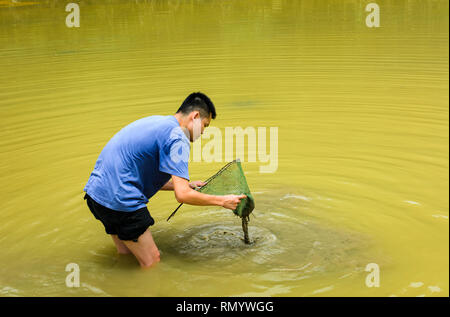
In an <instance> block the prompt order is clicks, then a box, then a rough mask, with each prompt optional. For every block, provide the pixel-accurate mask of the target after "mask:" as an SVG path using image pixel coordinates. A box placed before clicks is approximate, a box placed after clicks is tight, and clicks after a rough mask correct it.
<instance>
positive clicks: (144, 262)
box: [139, 250, 160, 268]
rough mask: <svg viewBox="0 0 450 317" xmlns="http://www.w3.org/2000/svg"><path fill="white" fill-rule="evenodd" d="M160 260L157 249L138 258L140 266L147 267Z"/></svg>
mask: <svg viewBox="0 0 450 317" xmlns="http://www.w3.org/2000/svg"><path fill="white" fill-rule="evenodd" d="M159 261H160V253H159V251H158V250H156V251H154V252H151V253H150V254H149V255H147V256H146V257H143V258H142V259H139V263H140V265H141V267H142V268H149V267H151V266H153V265H154V264H156V263H158V262H159Z"/></svg>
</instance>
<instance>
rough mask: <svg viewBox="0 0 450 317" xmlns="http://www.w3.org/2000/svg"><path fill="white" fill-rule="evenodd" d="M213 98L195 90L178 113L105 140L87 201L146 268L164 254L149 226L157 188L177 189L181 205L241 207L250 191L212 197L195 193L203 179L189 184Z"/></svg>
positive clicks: (133, 126)
mask: <svg viewBox="0 0 450 317" xmlns="http://www.w3.org/2000/svg"><path fill="white" fill-rule="evenodd" d="M215 117H216V109H215V107H214V105H213V103H212V102H211V100H210V99H209V98H208V97H207V96H206V95H204V94H202V93H200V92H197V93H192V94H190V95H189V96H188V97H187V98H186V99H185V100H184V102H183V103H182V105H181V106H180V108H179V109H178V111H177V112H176V113H175V115H170V116H150V117H146V118H142V119H139V120H137V121H135V122H132V123H131V124H129V125H127V126H126V127H124V128H123V129H122V130H120V131H119V132H118V133H117V134H116V135H114V137H113V138H112V139H111V140H110V141H109V142H108V143H107V144H106V146H105V147H104V148H103V150H102V152H101V153H100V156H99V157H98V159H97V162H96V163H95V167H94V170H93V171H92V173H91V175H90V177H89V180H88V182H87V184H86V186H85V188H84V191H85V192H86V195H85V196H84V199H86V201H87V205H88V207H89V209H90V210H91V212H92V213H93V214H94V216H95V218H97V219H98V220H100V221H101V222H102V223H103V225H104V226H105V231H106V233H107V234H110V235H111V237H112V240H113V241H114V243H115V245H116V247H117V251H118V252H119V253H121V254H126V253H130V252H131V253H133V254H134V256H135V257H136V258H137V260H138V261H139V264H140V265H141V267H143V268H148V267H150V266H152V265H153V264H155V263H157V262H159V259H160V254H159V251H158V248H157V246H156V244H155V242H154V240H153V237H152V235H151V233H150V230H149V229H148V228H149V227H150V226H152V225H153V224H154V222H155V221H154V220H153V218H152V217H151V215H150V213H149V211H148V210H147V207H146V204H147V203H148V200H149V199H150V198H151V197H152V196H153V195H154V194H155V193H156V192H157V191H158V190H173V191H174V192H175V197H176V200H177V201H178V202H180V203H186V204H190V205H198V206H207V205H211V206H214V205H215V206H222V207H225V208H228V209H231V210H234V209H236V207H237V205H238V204H239V202H240V200H241V199H243V198H245V197H246V196H245V195H225V196H215V195H207V194H203V193H200V192H198V191H195V190H194V188H196V187H200V186H203V185H204V183H203V182H201V181H195V182H191V183H189V173H188V160H189V152H190V143H189V141H190V142H194V141H195V139H196V138H198V137H199V136H200V135H201V134H203V131H204V129H205V128H206V127H208V126H209V124H210V122H211V120H212V119H215Z"/></svg>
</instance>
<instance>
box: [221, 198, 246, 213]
mask: <svg viewBox="0 0 450 317" xmlns="http://www.w3.org/2000/svg"><path fill="white" fill-rule="evenodd" d="M244 198H247V196H246V195H225V196H222V199H223V202H222V207H224V208H227V209H231V210H235V209H236V208H237V206H238V205H239V203H240V202H241V199H244Z"/></svg>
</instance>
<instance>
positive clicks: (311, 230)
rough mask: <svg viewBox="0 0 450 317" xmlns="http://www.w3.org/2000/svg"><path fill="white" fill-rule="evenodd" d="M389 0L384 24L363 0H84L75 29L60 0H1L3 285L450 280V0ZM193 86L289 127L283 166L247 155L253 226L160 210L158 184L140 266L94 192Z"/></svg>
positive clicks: (359, 284) (57, 292)
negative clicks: (135, 140)
mask: <svg viewBox="0 0 450 317" xmlns="http://www.w3.org/2000/svg"><path fill="white" fill-rule="evenodd" d="M376 2H377V3H378V4H379V5H380V23H381V27H380V28H368V27H367V26H366V24H365V18H366V15H367V14H368V13H367V12H365V10H364V8H365V5H366V4H367V1H358V0H353V1H352V0H347V1H339V2H338V1H325V0H323V1H294V0H286V1H282V0H278V1H275V0H272V1H271V0H261V1H237V0H229V1H218V0H217V1H200V0H199V1H194V0H185V1H183V0H181V1H173V0H171V1H133V2H130V1H104V2H102V4H99V3H98V2H96V1H78V2H77V3H79V4H80V19H81V21H80V27H79V28H67V27H66V25H65V19H66V15H67V14H68V13H67V12H65V10H64V7H65V3H62V2H60V1H34V2H31V1H29V2H24V1H19V0H17V1H16V2H14V3H13V2H12V1H0V57H1V58H0V69H1V79H0V118H1V119H0V120H1V123H2V124H1V125H0V149H1V151H0V183H1V185H2V191H1V193H0V198H1V199H0V206H1V213H0V214H1V218H0V219H1V220H0V295H1V296H391V295H395V296H422V295H425V296H448V295H449V291H448V288H449V287H448V284H449V282H448V281H449V275H448V272H449V223H448V216H449V195H448V191H449V178H448V172H449V147H448V144H449V139H448V135H449V129H448V127H449V121H448V118H449V116H448V109H449V104H448V97H449V95H448V9H449V8H448V2H447V1H419V0H417V1H406V0H405V1H402V0H398V1H381V0H379V1H376ZM198 90H200V91H202V92H205V93H206V94H208V95H209V96H210V97H211V99H212V100H213V101H214V103H215V104H216V107H217V110H218V117H217V119H216V120H214V121H213V123H212V126H215V127H218V128H219V129H220V130H221V131H222V132H223V131H225V127H236V126H241V127H243V128H245V127H254V128H255V129H256V128H257V127H266V128H267V140H269V127H278V166H277V169H276V172H274V173H260V166H263V165H266V164H267V163H263V162H259V161H258V162H246V160H247V157H245V159H244V162H243V167H244V169H245V171H246V177H247V181H248V183H249V186H250V188H251V190H252V193H253V194H254V196H255V200H256V209H255V210H254V212H253V214H254V217H253V216H252V217H251V218H250V223H249V234H250V237H251V239H252V240H254V243H253V244H250V245H246V244H244V243H243V242H242V240H241V239H242V228H241V222H240V219H239V218H237V217H235V216H234V215H233V214H232V213H231V211H228V210H225V209H220V208H215V207H193V206H183V207H182V209H180V211H179V212H178V213H177V215H176V217H174V218H173V219H171V221H170V222H166V218H167V217H168V216H169V215H170V213H171V212H172V211H173V210H174V208H176V206H177V205H178V203H177V202H176V200H175V198H174V196H173V193H170V192H161V193H158V194H157V195H156V196H154V197H153V198H152V199H151V200H150V203H149V205H148V207H149V210H150V212H151V213H152V216H153V217H154V218H155V220H156V224H155V225H154V226H153V227H152V233H153V236H154V239H155V241H156V243H157V245H158V246H159V248H160V250H161V262H160V263H159V264H158V266H157V267H155V268H154V269H152V270H150V271H141V270H140V269H139V267H138V265H137V262H136V260H135V259H134V258H133V256H122V255H120V256H119V255H118V254H116V250H115V247H114V245H113V243H112V241H111V239H110V238H109V237H108V236H107V235H106V234H104V230H103V228H102V226H101V224H100V223H99V222H97V221H96V220H95V219H94V218H93V216H92V215H91V213H90V212H89V210H88V209H87V206H86V205H85V202H84V201H83V194H82V189H83V187H84V185H85V183H86V181H87V179H88V177H89V174H90V172H91V170H92V168H93V166H94V163H95V160H96V158H97V156H98V154H99V153H100V151H101V149H102V148H103V146H104V145H105V144H106V142H107V141H108V140H109V139H110V138H111V137H112V136H113V135H114V134H115V133H116V132H117V131H118V130H119V129H120V128H122V127H123V126H125V125H127V124H128V123H130V122H132V121H134V120H136V119H139V118H141V117H144V116H148V115H154V114H171V113H173V112H174V111H175V110H176V109H177V108H178V106H179V105H180V103H181V102H182V100H183V99H184V98H185V97H186V96H187V95H188V94H189V93H191V92H193V91H198ZM267 144H268V145H269V141H267ZM246 149H248V148H246ZM224 163H225V159H224V158H223V160H222V162H214V163H206V162H192V163H191V165H190V174H191V177H192V179H194V180H197V179H200V180H204V179H206V178H208V177H209V176H211V175H212V174H213V173H214V172H215V171H216V170H217V169H218V168H220V167H221V166H222V165H224ZM68 263H77V264H78V265H79V267H80V280H81V286H80V287H79V288H68V287H66V284H65V280H66V276H67V274H68V272H66V271H65V267H66V265H67V264H68ZM369 263H376V264H378V265H379V268H380V287H372V288H369V287H367V286H366V283H365V280H366V276H367V275H368V274H369V272H366V271H365V268H366V265H367V264H369Z"/></svg>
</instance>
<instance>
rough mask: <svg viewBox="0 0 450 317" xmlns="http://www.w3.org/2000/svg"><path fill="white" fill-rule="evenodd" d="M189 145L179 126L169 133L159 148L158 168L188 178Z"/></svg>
mask: <svg viewBox="0 0 450 317" xmlns="http://www.w3.org/2000/svg"><path fill="white" fill-rule="evenodd" d="M190 149H191V146H190V144H189V140H188V139H187V137H186V136H185V135H184V133H183V131H181V129H180V128H175V129H173V130H172V132H171V133H170V136H169V139H168V140H167V141H166V142H165V143H164V144H163V145H162V146H161V148H160V150H159V170H160V171H161V172H164V173H167V174H170V175H175V176H178V177H182V178H185V179H187V180H189V171H188V162H189V154H190Z"/></svg>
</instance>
